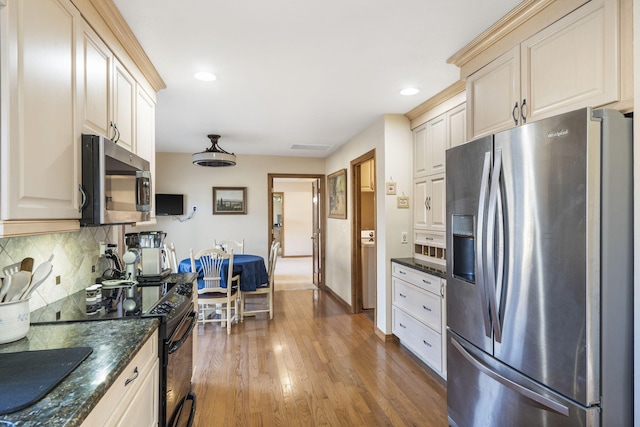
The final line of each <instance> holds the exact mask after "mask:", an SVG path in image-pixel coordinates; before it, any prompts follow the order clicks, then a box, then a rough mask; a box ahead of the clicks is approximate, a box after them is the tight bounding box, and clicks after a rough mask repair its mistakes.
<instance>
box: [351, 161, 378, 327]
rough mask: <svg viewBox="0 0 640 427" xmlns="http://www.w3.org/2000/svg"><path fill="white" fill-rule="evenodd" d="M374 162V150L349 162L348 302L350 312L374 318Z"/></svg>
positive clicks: (375, 236)
mask: <svg viewBox="0 0 640 427" xmlns="http://www.w3.org/2000/svg"><path fill="white" fill-rule="evenodd" d="M375 183H376V161H375V149H374V150H371V151H369V152H367V153H365V154H363V155H362V156H360V157H358V158H357V159H355V160H352V161H351V194H352V195H353V196H352V199H353V218H352V230H353V234H352V245H351V247H352V248H353V250H352V251H351V283H352V286H351V301H352V311H353V313H365V314H367V315H368V316H369V317H370V318H371V319H372V320H373V322H374V325H375V318H376V294H377V292H376V288H377V274H376V258H377V257H376V253H377V251H376V247H377V246H376V245H377V243H376V240H377V234H376V185H375Z"/></svg>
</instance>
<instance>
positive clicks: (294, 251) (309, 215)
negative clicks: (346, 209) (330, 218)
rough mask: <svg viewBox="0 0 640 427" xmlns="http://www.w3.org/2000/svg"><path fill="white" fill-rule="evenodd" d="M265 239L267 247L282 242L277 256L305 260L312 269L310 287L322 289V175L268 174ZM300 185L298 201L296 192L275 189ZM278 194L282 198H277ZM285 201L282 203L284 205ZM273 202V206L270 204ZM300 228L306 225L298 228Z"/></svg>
mask: <svg viewBox="0 0 640 427" xmlns="http://www.w3.org/2000/svg"><path fill="white" fill-rule="evenodd" d="M267 179H268V192H269V194H268V198H267V200H268V201H269V208H268V212H269V222H268V225H269V230H268V232H269V238H268V242H269V245H271V242H273V241H274V240H275V239H277V238H278V231H279V232H280V236H279V238H281V239H282V243H281V248H282V250H281V256H282V257H283V259H285V258H287V257H304V256H308V257H309V258H310V262H311V263H312V264H313V265H312V272H313V273H312V275H313V279H312V280H313V284H314V285H315V286H316V287H317V288H319V289H323V288H324V277H323V271H324V262H325V260H324V234H323V230H324V226H325V224H324V205H323V203H322V201H323V200H324V197H325V196H324V179H325V177H324V175H315V174H268V178H267ZM283 185H284V186H285V188H286V187H287V186H288V187H295V186H296V185H302V186H303V187H304V188H305V190H304V192H303V193H304V196H303V197H304V199H302V200H301V199H299V197H300V194H299V192H298V191H292V192H287V191H279V189H278V187H282V186H283ZM307 189H308V190H307ZM279 193H282V198H281V199H278V197H277V195H278V194H279ZM279 200H282V214H281V215H282V216H281V221H277V220H278V217H277V215H278V213H276V210H277V209H278V207H277V204H278V203H279ZM285 200H286V203H285ZM274 202H275V203H274ZM301 224H309V226H308V227H307V226H306V225H304V226H301Z"/></svg>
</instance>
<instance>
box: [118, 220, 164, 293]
mask: <svg viewBox="0 0 640 427" xmlns="http://www.w3.org/2000/svg"><path fill="white" fill-rule="evenodd" d="M166 235H167V233H165V232H163V231H141V232H139V233H127V234H125V243H126V245H127V249H128V250H129V251H133V252H136V253H137V254H138V259H139V266H140V273H139V274H138V281H141V280H144V279H145V278H147V279H161V278H163V277H165V276H167V275H168V274H169V273H170V272H171V270H170V269H165V268H163V267H164V262H163V254H162V251H163V247H164V238H165V236H166Z"/></svg>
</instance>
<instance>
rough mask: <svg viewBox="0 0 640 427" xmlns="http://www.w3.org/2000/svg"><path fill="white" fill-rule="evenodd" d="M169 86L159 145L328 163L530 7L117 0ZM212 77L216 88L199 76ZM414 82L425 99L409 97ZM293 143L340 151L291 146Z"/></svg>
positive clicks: (162, 99) (159, 120)
mask: <svg viewBox="0 0 640 427" xmlns="http://www.w3.org/2000/svg"><path fill="white" fill-rule="evenodd" d="M114 3H115V4H116V6H117V7H118V9H119V10H120V12H121V13H122V15H123V16H124V18H125V20H126V21H127V23H128V24H129V26H130V27H131V29H132V31H133V33H134V34H135V35H136V37H137V38H138V40H139V42H140V44H141V45H142V47H143V48H144V50H145V51H146V53H147V55H148V56H149V58H150V59H151V61H152V62H153V64H154V65H155V67H156V69H157V70H158V72H159V73H160V75H161V76H162V78H163V79H164V81H165V83H166V85H167V88H166V89H163V90H161V91H160V92H159V93H158V99H157V101H158V104H157V115H156V147H157V151H163V152H187V153H193V152H199V151H203V150H204V149H205V148H207V147H209V146H210V142H209V139H208V138H207V135H208V134H210V133H214V134H219V135H221V136H222V137H221V138H220V146H221V147H222V148H223V149H225V150H226V151H229V152H234V153H236V154H270V155H282V156H307V157H326V156H328V155H329V154H330V153H331V152H333V151H335V149H336V148H337V147H339V146H340V145H342V144H344V143H346V142H347V141H349V139H351V138H352V137H354V136H355V135H357V134H358V133H359V132H360V131H362V130H363V129H365V128H366V127H367V126H368V125H370V124H371V123H373V122H374V121H375V120H376V119H377V118H379V117H380V116H381V115H382V114H393V113H399V114H404V113H406V112H408V111H409V110H411V109H412V108H414V107H416V106H418V105H419V104H421V103H422V102H424V101H426V100H427V99H429V98H430V97H431V96H433V95H435V94H436V93H438V92H440V91H441V90H442V89H444V88H446V87H447V86H449V85H450V84H452V83H454V82H455V81H456V80H457V79H458V75H459V74H458V69H457V67H455V66H453V65H449V64H447V63H446V60H447V58H449V57H450V56H451V55H453V54H454V53H455V52H456V51H458V50H459V49H460V48H462V47H464V46H465V45H466V44H467V43H468V42H470V41H471V40H472V39H473V38H475V37H476V36H477V35H478V34H480V33H481V32H482V31H484V30H485V29H486V28H487V27H489V26H490V25H491V24H493V23H494V22H495V21H497V20H498V19H499V18H500V17H502V16H503V15H504V14H506V13H507V12H508V11H510V10H511V9H512V8H514V7H515V6H516V5H517V4H518V3H519V0H483V1H477V0H446V1H443V0H324V1H315V2H314V1H308V0H307V1H305V0H268V1H265V0H224V1H223V0H185V1H175V0H135V1H131V0H114ZM198 71H210V72H212V73H214V74H216V75H217V77H218V78H217V80H216V81H214V82H208V83H206V82H200V81H197V80H195V79H194V77H193V75H194V74H195V73H196V72H198ZM408 86H414V87H418V88H420V89H421V92H420V93H419V94H418V95H414V96H409V97H406V96H402V95H400V94H399V91H400V90H401V89H403V88H405V87H408ZM292 144H305V145H306V144H311V145H326V146H330V147H332V149H331V150H329V151H309V150H291V149H290V148H289V147H290V146H291V145H292Z"/></svg>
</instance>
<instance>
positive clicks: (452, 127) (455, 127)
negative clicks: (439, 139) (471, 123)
mask: <svg viewBox="0 0 640 427" xmlns="http://www.w3.org/2000/svg"><path fill="white" fill-rule="evenodd" d="M447 116H448V118H449V139H448V141H447V142H448V145H447V148H451V147H456V146H458V145H461V144H464V143H465V142H467V106H466V105H465V104H462V105H459V106H457V107H456V108H454V109H452V110H451V111H449V112H448V113H447Z"/></svg>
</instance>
